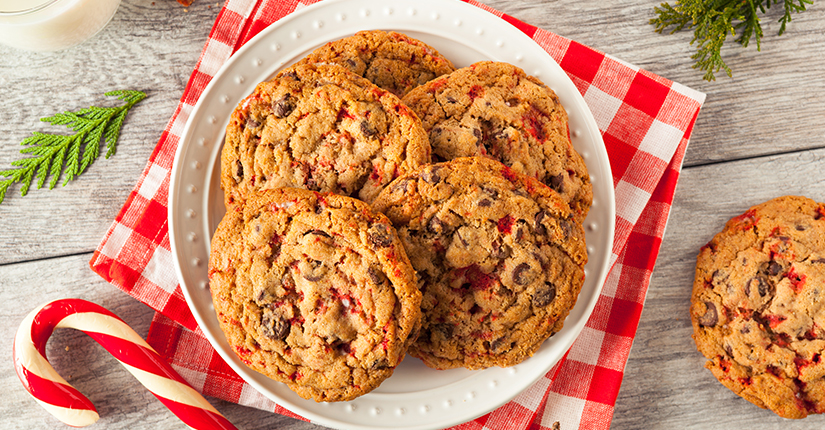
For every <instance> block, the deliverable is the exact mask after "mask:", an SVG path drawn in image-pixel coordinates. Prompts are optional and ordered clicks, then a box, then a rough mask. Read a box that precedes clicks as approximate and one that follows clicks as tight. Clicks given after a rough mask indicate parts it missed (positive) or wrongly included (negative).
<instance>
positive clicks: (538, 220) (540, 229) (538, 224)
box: [536, 210, 547, 235]
mask: <svg viewBox="0 0 825 430" xmlns="http://www.w3.org/2000/svg"><path fill="white" fill-rule="evenodd" d="M545 216H547V212H545V211H544V210H540V211H539V213H537V214H536V234H541V235H546V234H547V227H545V226H544V224H542V223H541V222H542V220H544V217H545Z"/></svg>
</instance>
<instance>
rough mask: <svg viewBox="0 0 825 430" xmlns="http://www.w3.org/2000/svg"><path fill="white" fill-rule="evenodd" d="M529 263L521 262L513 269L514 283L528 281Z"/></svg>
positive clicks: (518, 283) (524, 283)
mask: <svg viewBox="0 0 825 430" xmlns="http://www.w3.org/2000/svg"><path fill="white" fill-rule="evenodd" d="M529 270H530V265H529V264H527V263H521V264H519V265H518V266H516V268H515V269H513V282H515V283H516V285H527V284H528V283H529V282H530V280H531V279H530V276H529V275H530V273H529Z"/></svg>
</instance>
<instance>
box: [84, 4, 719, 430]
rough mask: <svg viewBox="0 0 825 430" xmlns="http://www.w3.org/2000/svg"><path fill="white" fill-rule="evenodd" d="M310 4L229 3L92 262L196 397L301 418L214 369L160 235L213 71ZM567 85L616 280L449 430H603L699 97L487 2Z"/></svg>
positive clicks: (225, 370) (217, 365)
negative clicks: (585, 136)
mask: <svg viewBox="0 0 825 430" xmlns="http://www.w3.org/2000/svg"><path fill="white" fill-rule="evenodd" d="M317 1H318V0H314V1H313V0H309V1H307V0H304V1H296V0H257V1H256V0H228V1H227V2H226V4H225V5H224V6H223V8H222V10H221V12H220V13H219V15H218V17H217V20H216V21H215V24H214V26H213V28H212V31H211V32H210V34H209V38H208V39H207V42H206V45H205V46H204V49H203V52H202V53H201V56H200V59H199V60H198V63H197V65H196V66H195V69H194V71H193V72H192V75H191V77H190V79H189V82H188V84H187V86H186V89H185V90H184V93H183V97H182V98H181V100H180V103H179V104H178V107H177V109H176V110H175V113H174V114H173V115H172V118H171V120H170V121H169V123H168V125H167V126H166V129H165V130H164V132H163V133H162V134H161V137H160V140H159V142H158V144H157V146H156V148H155V150H154V152H153V153H152V155H151V156H150V158H149V162H148V164H147V166H146V168H145V169H144V171H143V173H142V174H141V176H140V178H139V179H138V182H137V185H136V186H135V188H134V190H133V191H132V192H131V193H130V195H129V197H128V198H127V200H126V203H125V205H124V206H123V208H122V209H121V211H120V213H119V214H118V215H117V217H116V218H115V221H114V222H113V223H112V226H111V227H110V228H109V230H108V232H107V233H106V236H105V237H104V238H103V240H102V242H101V243H100V245H99V246H98V248H97V250H96V251H95V253H94V255H93V257H92V259H91V261H90V266H91V268H92V270H94V271H95V272H96V273H98V274H99V275H100V276H102V277H103V278H104V279H106V280H107V281H108V282H110V283H111V284H112V285H114V286H116V287H118V288H120V289H121V290H123V291H125V292H126V293H128V294H130V295H131V296H133V297H135V298H136V299H138V300H140V301H141V302H143V303H145V304H147V305H149V306H150V307H152V308H153V309H155V310H156V311H157V312H156V314H155V317H154V319H153V321H152V326H151V328H150V331H149V336H148V339H147V340H148V342H149V343H150V344H151V345H152V346H153V347H155V349H156V350H157V351H158V352H159V353H160V354H161V355H163V356H165V357H166V358H167V359H168V360H169V361H170V363H171V364H172V365H173V366H174V367H175V368H176V370H177V371H178V372H179V373H180V374H181V375H182V376H183V377H184V378H185V379H187V381H188V382H189V383H190V384H192V386H194V387H195V388H196V389H198V390H199V391H201V392H202V393H203V394H204V395H209V396H213V397H218V398H221V399H224V400H228V401H231V402H236V403H240V404H242V405H247V406H251V407H256V408H261V409H266V410H271V411H273V412H276V413H280V414H284V415H288V416H291V417H294V418H299V419H303V418H302V417H299V416H297V415H295V414H294V413H292V412H290V411H288V410H286V409H284V408H283V407H281V406H279V405H277V404H275V403H274V402H272V401H270V400H269V399H267V398H266V397H264V396H263V395H262V394H260V393H258V392H257V391H255V390H254V389H253V388H252V387H251V386H250V385H249V384H246V383H245V382H244V381H243V380H242V379H241V378H240V377H239V376H238V375H237V374H235V373H234V372H233V371H232V369H231V368H230V367H229V366H228V365H227V364H226V363H225V362H224V361H223V360H222V359H221V358H220V356H219V355H218V354H217V352H216V351H215V350H214V349H213V348H212V346H211V345H210V344H209V342H208V341H207V340H206V338H205V337H204V335H203V333H202V332H201V331H200V329H199V328H198V326H197V324H196V322H195V319H194V317H193V316H192V314H191V312H190V311H189V308H188V307H187V305H186V302H185V299H184V297H183V294H182V292H181V289H180V285H179V284H178V280H177V277H176V274H175V270H174V266H173V256H172V253H171V248H170V244H169V232H168V225H167V223H166V213H167V202H168V191H169V180H170V172H171V169H172V162H173V159H174V156H175V150H176V148H177V144H178V142H179V140H180V134H181V133H182V131H183V126H184V124H185V123H186V121H187V119H188V118H189V115H190V114H191V112H192V109H193V107H194V105H195V103H196V102H197V100H198V98H199V97H200V95H201V93H202V92H203V90H204V89H205V88H206V85H207V84H208V83H209V81H210V80H211V79H212V77H213V76H214V75H215V74H216V73H217V71H218V69H219V68H220V67H221V65H222V64H223V63H224V62H225V61H226V60H227V59H229V57H230V56H231V55H232V54H233V53H234V52H235V51H236V50H237V49H238V48H240V47H241V46H243V44H244V43H246V42H247V41H248V40H249V39H251V38H252V37H254V36H255V35H256V34H257V33H258V32H260V31H261V30H263V29H264V28H266V27H267V26H268V25H269V24H271V23H273V22H275V21H277V20H278V19H280V18H282V17H284V16H286V15H287V14H289V13H291V12H293V11H295V10H297V9H300V8H302V7H305V6H307V5H309V4H311V3H316V2H317ZM462 1H465V2H466V3H469V4H472V5H474V6H477V7H480V8H482V9H484V10H486V11H488V12H490V13H492V14H494V15H496V16H498V17H500V18H501V19H504V20H505V21H507V22H509V23H511V24H512V25H514V26H516V27H517V28H519V29H520V30H521V31H523V32H524V33H525V34H527V35H528V36H530V37H531V38H532V39H533V40H534V41H535V42H536V43H538V44H539V45H540V46H541V47H542V48H544V49H545V50H546V51H547V52H548V54H550V55H551V56H552V57H553V59H555V60H556V62H558V63H559V64H560V65H561V67H562V68H563V69H564V70H565V72H567V74H568V76H569V77H570V79H571V80H572V81H573V83H574V84H575V85H576V87H577V88H578V90H579V91H580V92H581V93H582V95H583V96H584V99H585V101H586V102H587V104H588V106H589V108H590V109H591V111H592V112H593V116H594V117H595V119H596V123H597V124H598V127H599V130H600V132H601V133H602V137H603V139H604V143H605V146H606V148H607V153H608V157H609V159H610V166H611V168H612V172H613V184H614V187H615V194H616V234H615V239H614V244H613V249H612V254H611V260H610V263H611V270H610V273H609V275H608V277H607V280H606V281H605V285H604V287H603V289H602V292H601V294H600V296H599V299H598V301H597V304H596V307H595V309H594V311H593V314H592V315H591V317H590V319H589V320H588V322H587V324H586V326H585V328H584V330H583V331H582V333H581V334H580V335H579V337H578V338H577V339H576V341H575V342H574V343H573V345H572V347H571V348H570V350H569V351H568V353H567V355H566V356H565V358H564V359H563V360H561V361H560V362H559V363H558V364H557V365H556V366H554V367H553V369H551V370H550V371H549V372H548V373H547V375H545V376H544V377H542V378H540V379H539V380H538V381H537V382H536V383H535V384H533V385H532V386H531V387H529V388H528V389H527V390H525V391H524V392H522V393H521V394H520V395H518V396H517V397H516V398H515V399H513V400H512V401H510V402H509V403H507V404H505V405H504V406H502V407H500V408H498V409H496V410H494V411H492V412H490V413H488V414H486V415H484V416H482V417H480V418H477V419H475V420H473V421H470V422H467V423H464V424H462V425H459V426H456V427H455V428H457V429H468V430H469V429H499V428H530V429H551V428H552V427H553V424H554V423H555V422H559V423H560V425H561V428H563V429H565V430H567V429H575V428H578V429H596V430H599V429H605V430H606V429H609V427H610V421H611V418H612V416H613V407H614V405H615V402H616V397H617V396H618V393H619V388H620V386H621V381H622V377H623V376H624V367H625V364H626V362H627V358H628V355H629V354H630V348H631V345H632V343H633V338H634V336H635V334H636V328H637V326H638V323H639V318H640V316H641V312H642V308H643V306H644V300H645V295H646V292H647V288H648V285H649V282H650V276H651V274H652V271H653V268H654V266H655V263H656V257H657V256H658V252H659V247H660V245H661V242H662V237H663V236H664V232H665V227H666V225H667V219H668V215H669V212H670V207H671V203H672V201H673V195H674V192H675V189H676V184H677V182H678V179H679V173H680V171H681V167H682V161H683V158H684V154H685V150H686V149H687V145H688V142H689V139H690V134H691V131H692V129H693V125H694V123H695V121H696V117H697V116H698V114H699V110H700V108H701V106H702V103H703V102H704V99H705V95H704V94H703V93H701V92H698V91H695V90H692V89H690V88H688V87H685V86H683V85H680V84H678V83H675V82H672V81H669V80H667V79H665V78H662V77H660V76H657V75H655V74H652V73H650V72H647V71H645V70H641V69H639V68H638V67H635V66H633V65H631V64H628V63H625V62H623V61H621V60H618V59H616V58H614V57H612V56H610V55H606V54H604V53H602V52H599V51H596V50H594V49H591V48H589V47H587V46H584V45H582V44H580V43H577V42H575V41H572V40H569V39H566V38H564V37H561V36H559V35H556V34H553V33H551V32H549V31H546V30H544V29H541V28H537V27H534V26H532V25H530V24H527V23H524V22H521V21H519V20H517V19H515V18H513V17H511V16H508V15H506V14H503V13H501V12H499V11H496V10H494V9H492V8H490V7H488V6H486V5H484V4H482V3H479V2H476V1H471V0H462Z"/></svg>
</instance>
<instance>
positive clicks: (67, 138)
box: [0, 91, 146, 203]
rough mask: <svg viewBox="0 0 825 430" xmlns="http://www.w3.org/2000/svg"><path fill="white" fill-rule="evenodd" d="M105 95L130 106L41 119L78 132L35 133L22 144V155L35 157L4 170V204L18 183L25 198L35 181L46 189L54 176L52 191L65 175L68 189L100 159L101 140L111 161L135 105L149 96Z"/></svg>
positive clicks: (0, 195) (1, 193)
mask: <svg viewBox="0 0 825 430" xmlns="http://www.w3.org/2000/svg"><path fill="white" fill-rule="evenodd" d="M105 95H106V96H117V98H118V99H119V100H122V101H124V102H126V103H125V104H124V105H122V106H119V107H96V106H92V107H89V108H86V109H81V110H79V111H77V112H64V113H58V114H56V115H54V116H50V117H47V118H41V119H40V120H41V121H43V122H48V123H49V124H52V125H65V126H66V127H68V128H69V129H71V130H72V131H74V132H75V133H74V134H71V135H59V134H46V133H39V132H33V133H32V136H29V137H27V138H26V139H24V140H23V141H22V142H20V145H23V146H25V148H23V149H21V150H20V153H21V154H31V155H32V157H29V158H24V159H22V160H17V161H13V162H12V163H11V165H12V166H14V167H13V168H11V169H7V170H0V177H5V178H8V179H4V180H0V203H3V200H4V198H5V196H6V191H7V190H8V189H9V186H11V184H13V183H15V182H20V183H21V184H22V185H21V187H20V195H22V196H25V195H26V193H28V191H29V188H30V187H31V184H32V181H33V180H34V179H37V188H38V189H39V188H43V185H45V184H46V179H47V178H48V177H49V176H51V181H49V189H53V188H54V187H55V185H57V182H58V181H59V180H60V176H61V172H62V176H63V177H64V181H63V186H65V185H66V184H67V183H69V181H71V180H73V179H75V178H76V177H77V176H78V175H80V174H81V173H83V172H84V171H85V170H86V168H87V167H89V165H90V164H92V162H94V161H95V159H97V158H98V156H99V155H100V141H101V140H103V141H104V142H105V143H106V158H107V159H108V158H109V157H110V156H112V155H113V154H114V153H115V150H116V148H117V139H118V137H119V136H120V128H121V127H122V126H123V120H124V119H125V118H126V114H127V113H128V112H129V109H131V108H132V106H134V105H135V104H136V103H138V102H139V101H141V100H143V99H144V98H146V93H144V92H142V91H110V92H108V93H105ZM64 166H65V167H64Z"/></svg>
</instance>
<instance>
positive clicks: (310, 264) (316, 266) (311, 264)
mask: <svg viewBox="0 0 825 430" xmlns="http://www.w3.org/2000/svg"><path fill="white" fill-rule="evenodd" d="M298 268H299V269H300V270H301V276H303V277H304V279H306V280H307V281H309V282H318V281H320V280H321V278H323V277H324V274H325V273H326V271H327V269H326V266H324V262H323V261H318V260H309V261H302V262H301V263H299V265H298Z"/></svg>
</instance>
